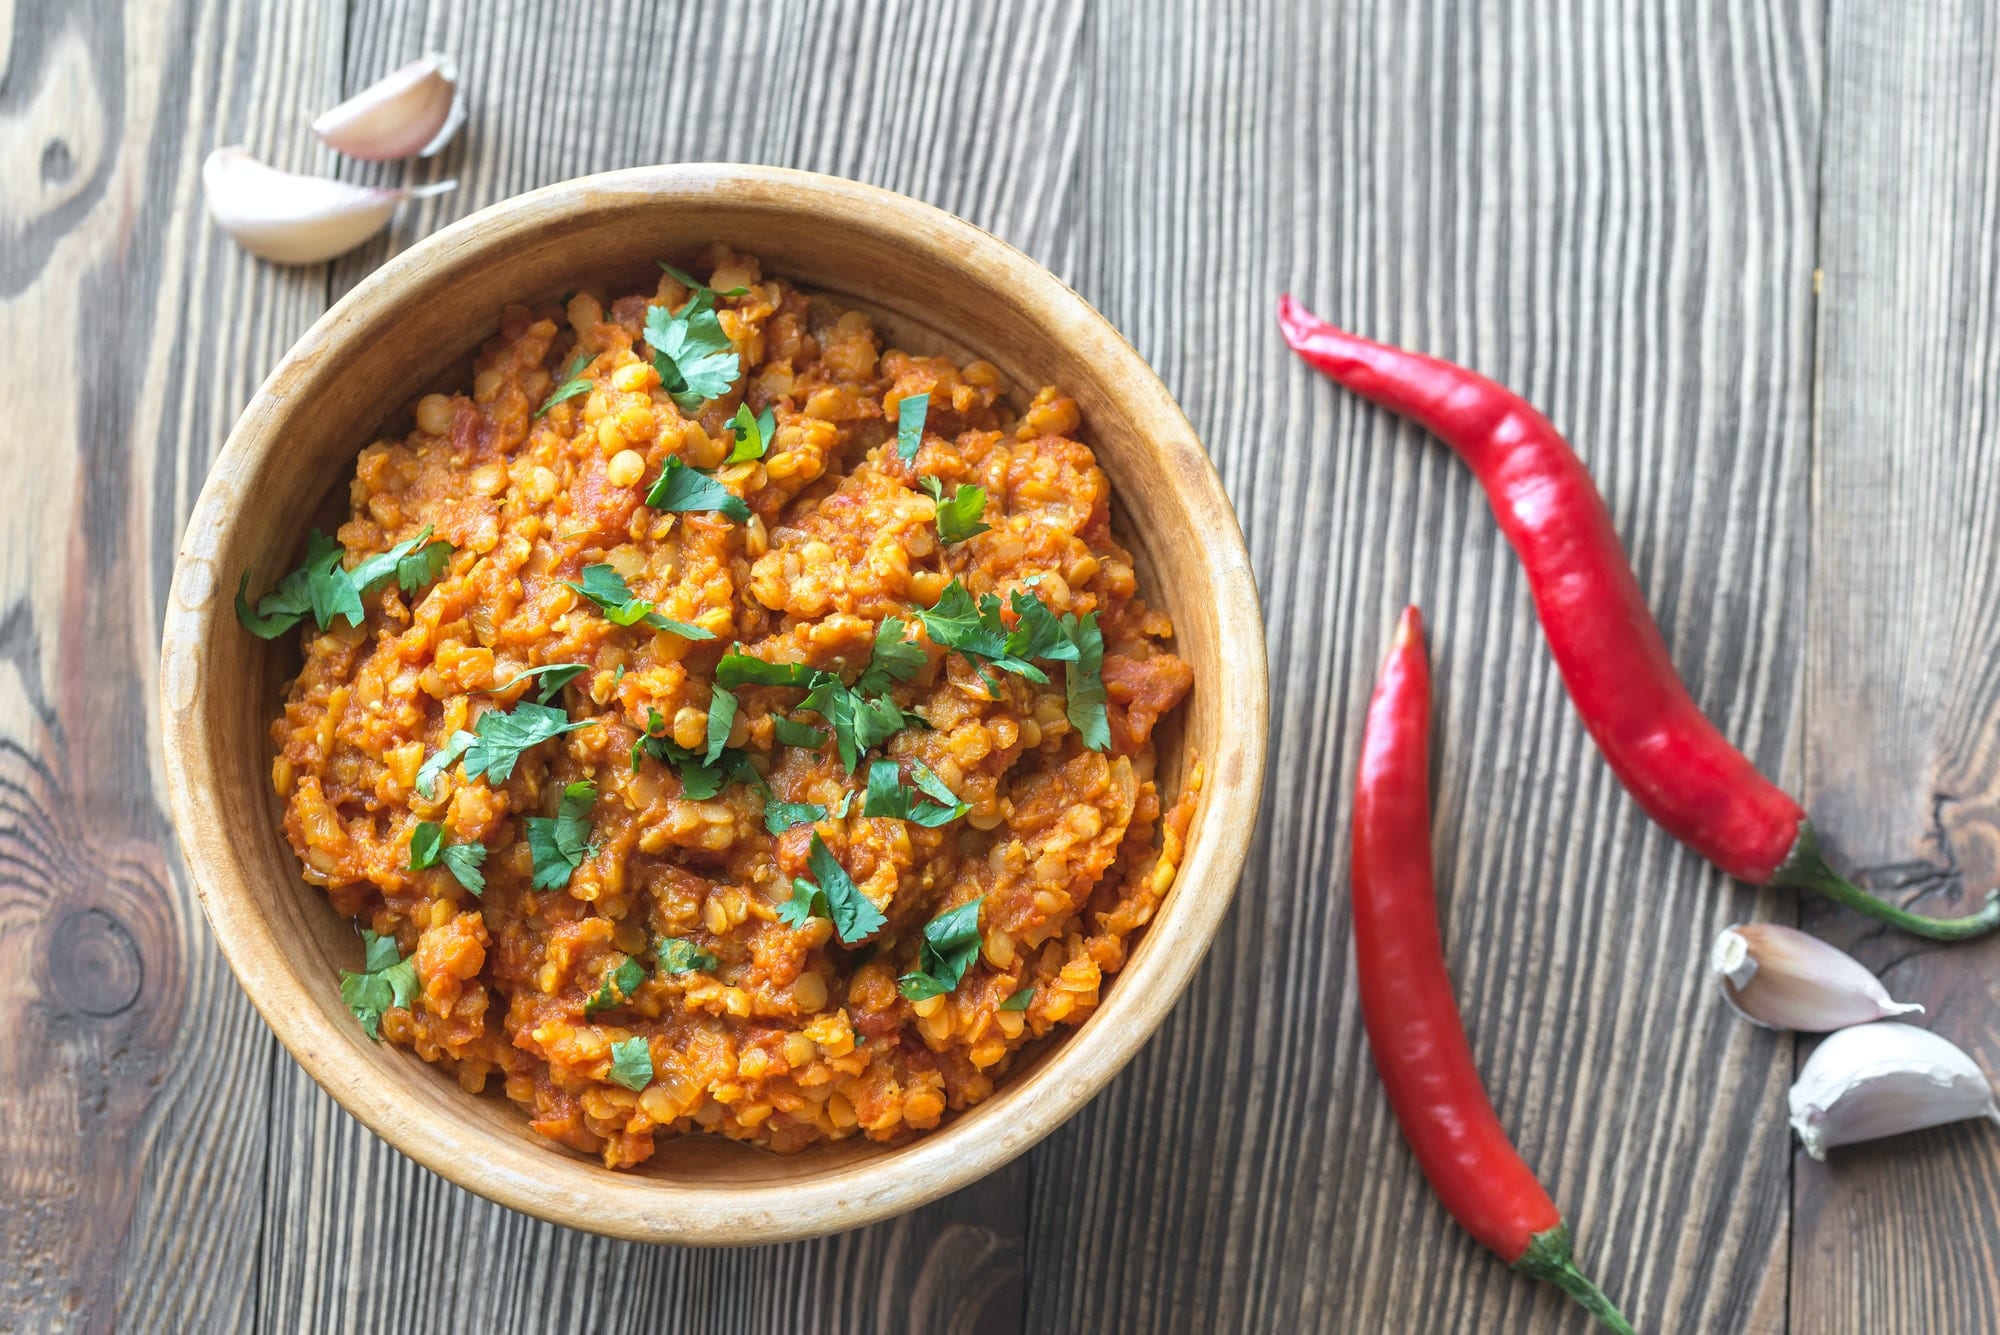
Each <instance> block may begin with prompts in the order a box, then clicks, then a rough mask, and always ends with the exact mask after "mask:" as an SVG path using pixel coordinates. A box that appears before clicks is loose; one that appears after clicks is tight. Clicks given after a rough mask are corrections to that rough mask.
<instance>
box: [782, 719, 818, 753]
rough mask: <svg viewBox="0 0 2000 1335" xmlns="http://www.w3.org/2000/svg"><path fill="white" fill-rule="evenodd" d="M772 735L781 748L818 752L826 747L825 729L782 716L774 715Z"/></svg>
mask: <svg viewBox="0 0 2000 1335" xmlns="http://www.w3.org/2000/svg"><path fill="white" fill-rule="evenodd" d="M771 735H772V736H773V737H775V738H777V740H778V745H780V746H803V747H804V748H806V750H808V751H817V750H819V749H820V748H821V747H822V746H825V745H826V729H825V728H815V727H813V726H812V725H811V724H808V723H800V722H798V721H797V720H795V719H788V718H786V717H785V716H784V715H782V714H774V715H772V717H771Z"/></svg>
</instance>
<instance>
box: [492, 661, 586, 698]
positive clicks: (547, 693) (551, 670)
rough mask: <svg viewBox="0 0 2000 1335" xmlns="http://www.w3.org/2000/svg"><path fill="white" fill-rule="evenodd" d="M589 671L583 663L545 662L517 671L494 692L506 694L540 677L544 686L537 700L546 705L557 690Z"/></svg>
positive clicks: (537, 695)
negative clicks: (523, 683) (538, 665)
mask: <svg viewBox="0 0 2000 1335" xmlns="http://www.w3.org/2000/svg"><path fill="white" fill-rule="evenodd" d="M588 671H590V669H589V668H588V667H586V666H585V665H584V664H582V663H544V664H543V665H542V666H540V667H531V668H529V669H528V670H527V671H526V672H521V673H516V674H515V675H514V676H512V677H509V678H508V679H507V680H506V681H505V682H503V683H501V684H500V685H498V686H495V687H494V688H493V694H495V695H505V694H506V693H507V692H508V691H511V690H513V689H514V688H515V687H516V686H519V685H520V684H521V683H522V682H524V681H527V680H529V679H530V678H533V677H540V678H541V679H542V688H541V690H540V691H538V692H537V693H536V695H535V702H536V703H537V704H544V705H545V704H547V703H548V702H549V701H550V700H552V699H554V698H555V694H556V692H558V691H560V690H561V689H562V688H563V687H565V686H567V685H569V684H570V683H571V682H572V681H575V680H576V679H577V678H578V677H580V676H582V675H583V674H584V673H586V672H588Z"/></svg>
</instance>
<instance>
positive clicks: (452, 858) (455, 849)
mask: <svg viewBox="0 0 2000 1335" xmlns="http://www.w3.org/2000/svg"><path fill="white" fill-rule="evenodd" d="M485 861H486V845H484V844H480V843H463V844H447V843H445V841H444V826H443V825H440V824H439V823H438V822H437V821H434V820H420V821H418V822H417V828H416V829H414V830H412V831H411V832H410V870H411V871H424V870H426V869H428V868H431V867H435V866H437V865H438V864H439V863H440V862H442V863H443V864H444V869H445V870H446V871H448V872H450V873H451V874H452V878H453V879H454V880H456V881H457V882H458V883H459V884H460V885H462V886H464V887H465V888H466V889H467V890H470V891H471V892H472V893H473V894H475V895H479V894H484V893H486V876H485V873H483V872H481V871H480V870H479V867H480V864H481V863H483V862H485Z"/></svg>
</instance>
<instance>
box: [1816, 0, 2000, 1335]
mask: <svg viewBox="0 0 2000 1335" xmlns="http://www.w3.org/2000/svg"><path fill="white" fill-rule="evenodd" d="M1828 36H1829V43H1828V48H1829V65H1828V70H1827V128H1826V153H1825V167H1824V173H1823V180H1824V190H1825V206H1824V218H1823V222H1822V225H1821V243H1822V258H1821V261H1820V262H1821V265H1822V268H1823V270H1824V275H1825V277H1824V287H1823V291H1822V295H1821V299H1820V302H1821V305H1820V309H1821V316H1820V319H1821V324H1820V359H1821V366H1822V373H1821V384H1822V390H1821V395H1822V398H1821V421H1820V431H1819V438H1818V442H1817V449H1816V450H1815V453H1814V459H1815V468H1814V476H1813V495H1814V511H1815V513H1814V540H1813V550H1812V563H1811V570H1812V583H1811V610H1810V613H1809V624H1810V625H1811V627H1812V635H1811V639H1810V641H1809V643H1808V646H1807V653H1806V719H1807V723H1808V726H1807V729H1806V765H1807V773H1808V775H1809V779H1810V785H1811V792H1812V800H1813V806H1814V807H1815V808H1816V809H1817V810H1818V811H1819V812H1821V813H1822V819H1823V820H1825V821H1826V822H1827V827H1828V834H1829V836H1830V839H1829V842H1830V843H1831V844H1832V845H1833V846H1834V847H1835V848H1836V849H1837V850H1838V851H1839V852H1840V853H1842V854H1844V855H1845V856H1847V857H1848V858H1849V859H1851V860H1852V861H1853V862H1856V863H1859V864H1862V865H1864V866H1867V867H1870V868H1872V869H1873V872H1874V875H1875V878H1876V880H1877V881H1878V883H1879V884H1882V885H1884V886H1896V887H1904V888H1907V889H1908V890H1909V891H1910V892H1911V894H1912V895H1914V896H1915V897H1916V899H1917V900H1918V902H1920V903H1921V906H1922V908H1923V909H1924V910H1925V911H1926V912H1935V913H1943V912H1950V911H1953V908H1952V906H1953V905H1955V904H1956V905H1962V906H1965V907H1970V906H1971V904H1972V903H1974V902H1976V899H1977V896H1978V895H1980V894H1982V893H1983V892H1984V891H1985V889H1986V888H1987V887H1989V886H1992V885H1994V884H1995V883H1996V881H2000V745H1996V729H2000V681H1996V678H1995V675H1994V672H1993V666H1992V665H1993V663H1994V661H1995V656H1996V651H2000V617H1996V615H1995V611H1994V609H1995V601H1994V596H1993V593H1994V591H1993V587H1992V586H1993V577H1992V570H1993V568H1994V556H1995V554H1996V552H2000V523H1996V521H2000V512H1996V508H1995V505H1994V495H1995V491H1994V486H1993V478H1994V470H1995V467H1996V461H2000V442H1996V440H1995V434H1994V424H1995V422H1996V421H2000V381H1996V379H1995V377H1994V374H1993V372H1994V369H1995V360H1996V358H2000V339H1997V338H1996V332H2000V288H1996V273H1995V265H1994V255H1995V252H1996V247H2000V149H1996V147H1995V145H1996V143H2000V140H1997V139H1996V137H1995V129H1996V126H2000V89H1996V83H1995V74H1996V64H2000V60H1997V59H1996V58H2000V16H1996V15H1995V13H1994V11H1993V9H1992V8H1991V7H1990V6H1985V5H1976V4H1969V5H1923V6H1917V7H1915V8H1913V9H1909V10H1898V11H1888V10H1880V9H1878V8H1876V7H1874V6H1870V5H1865V4H1851V3H1837V4H1835V5H1834V6H1833V7H1832V11H1831V16H1830V19H1829V30H1828ZM1959 911H1963V909H1960V910H1959ZM1808 921H1809V923H1810V924H1811V925H1812V926H1813V927H1815V928H1816V929H1819V930H1823V931H1824V932H1826V933H1827V934H1828V935H1829V936H1832V937H1833V938H1834V939H1836V940H1838V941H1840V942H1841V943H1842V944H1843V945H1846V946H1848V947H1849V948H1850V949H1852V950H1854V951H1855V952H1856V953H1857V954H1858V955H1860V957H1861V958H1862V959H1864V960H1866V961H1867V962H1868V963H1869V964H1871V965H1873V966H1875V967H1877V968H1879V969H1881V970H1882V971H1883V973H1884V976H1885V978H1886V979H1887V981H1888V984H1889V986H1890V988H1891V989H1892V990H1893V991H1894V992H1895V993H1896V995H1897V996H1899V997H1907V998H1908V999H1909V1000H1912V1001H1919V1002H1922V1003H1924V1004H1925V1005H1926V1006H1928V1007H1929V1008H1930V1014H1929V1016H1928V1018H1927V1020H1926V1021H1925V1023H1928V1024H1929V1025H1930V1026H1931V1027H1932V1028H1934V1029H1936V1030H1937V1031H1938V1032H1939V1033H1942V1034H1944V1035H1945V1036H1947V1037H1949V1038H1951V1039H1952V1040H1953V1041H1955V1042H1957V1043H1958V1044H1960V1045H1961V1046H1963V1047H1964V1048H1965V1049H1966V1050H1967V1051H1969V1052H1971V1053H1972V1054H1973V1055H1974V1056H1975V1057H1977V1058H1978V1059H1979V1060H1980V1062H1981V1063H1982V1064H1983V1065H1984V1066H1985V1067H1986V1069H1987V1070H1988V1071H2000V1029H1996V1027H1995V1025H1994V1023H1993V1020H1992V1016H1993V1012H1994V1005H1995V1002H1996V1001H2000V989H1996V988H1995V986H1994V981H1993V980H1994V977H1995V972H1996V965H2000V942H1994V941H1984V942H1979V943H1976V944H1972V945H1959V946H1945V947H1932V946H1927V945H1924V944H1921V943H1913V942H1911V941H1909V940H1908V939H1907V938H1901V937H1898V936H1896V935H1895V934H1893V933H1889V932H1884V931H1879V930H1874V929H1873V928H1871V927H1869V926H1868V925H1866V924H1863V923H1860V922H1858V921H1856V920H1854V919H1851V918H1846V917H1844V916H1838V915H1833V914H1829V913H1821V912H1818V911H1815V912H1813V913H1812V914H1811V916H1810V917H1809V919H1808ZM1803 1050H1804V1049H1803V1047H1802V1051H1803ZM1793 1200H1794V1206H1795V1211H1796V1217H1795V1222H1794V1226H1793V1234H1792V1270H1793V1281H1792V1296H1791V1312H1792V1326H1793V1329H1795V1330H1799V1331H1815V1332H1818V1331H1827V1332H1848V1331H1856V1332H1858V1331H1868V1332H1903V1331H1909V1332H1916V1331H1933V1330H1955V1331H1957V1330H1963V1331H1993V1330H2000V1256H1996V1254H1995V1247H1994V1239H1995V1237H2000V1138H1996V1137H1995V1136H1994V1134H1993V1132H1992V1129H1991V1128H1990V1127H1978V1128H1974V1127H1970V1126H1968V1127H1959V1128H1952V1129H1947V1130H1941V1131H1936V1132H1929V1133H1925V1134H1923V1135H1919V1136H1914V1137H1908V1138H1905V1139H1902V1140H1898V1141H1891V1142H1885V1143H1884V1144H1882V1145H1879V1146H1871V1147H1868V1148H1865V1149H1852V1150H1837V1151H1835V1152H1834V1157H1833V1161H1832V1162H1831V1163H1830V1164H1816V1163H1814V1162H1812V1161H1811V1160H1810V1159H1807V1158H1806V1157H1805V1156H1804V1155H1803V1154H1800V1155H1799V1156H1798V1158H1797V1162H1796V1165H1795V1169H1794V1192H1793Z"/></svg>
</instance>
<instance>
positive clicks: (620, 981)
mask: <svg viewBox="0 0 2000 1335" xmlns="http://www.w3.org/2000/svg"><path fill="white" fill-rule="evenodd" d="M645 981H646V968H645V966H644V965H642V964H640V963H639V961H637V960H635V959H633V958H632V957H631V956H629V955H628V956H626V957H625V962H624V963H622V964H620V965H619V966H618V967H617V968H615V969H613V970H612V971H611V972H610V973H608V974H605V975H604V985H603V986H601V987H599V988H598V989H597V991H596V992H594V993H593V994H591V996H590V997H589V998H588V999H587V1000H586V1001H585V1002H584V1003H583V1013H584V1014H585V1015H595V1014H597V1012H599V1011H603V1010H610V1009H611V1008H612V1007H613V1006H619V1005H623V1004H624V1003H625V1002H626V1001H628V1000H630V999H631V996H632V994H633V993H634V992H637V991H638V990H639V985H640V984H641V983H643V982H645Z"/></svg>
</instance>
